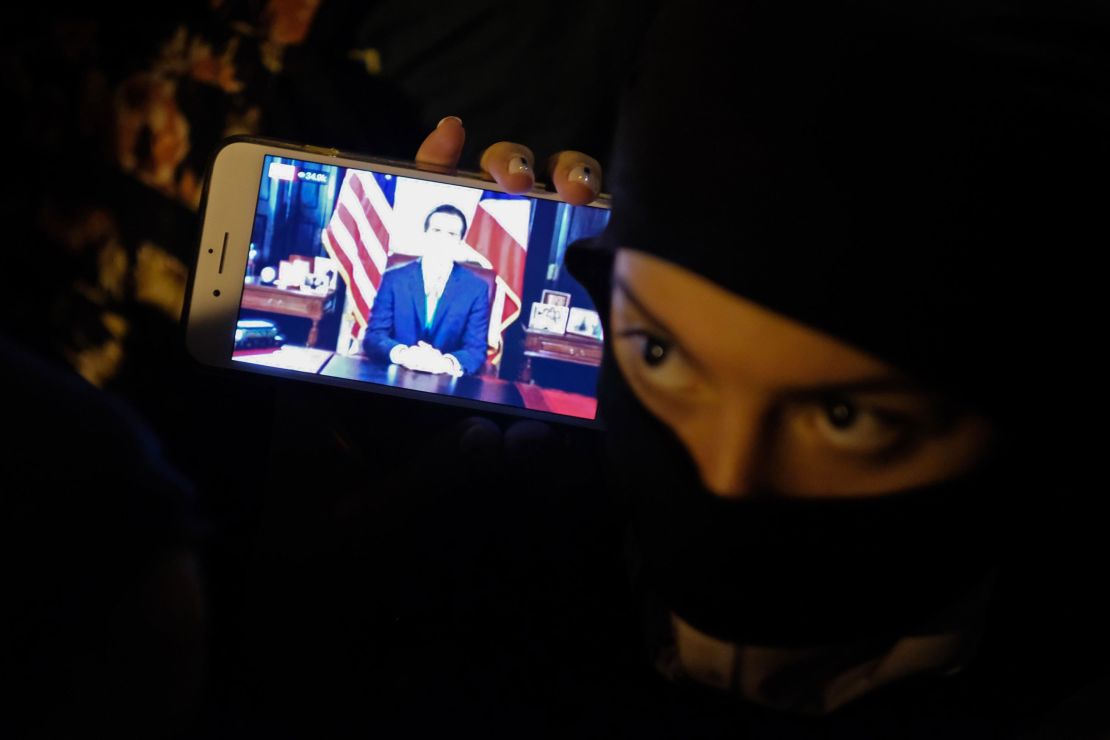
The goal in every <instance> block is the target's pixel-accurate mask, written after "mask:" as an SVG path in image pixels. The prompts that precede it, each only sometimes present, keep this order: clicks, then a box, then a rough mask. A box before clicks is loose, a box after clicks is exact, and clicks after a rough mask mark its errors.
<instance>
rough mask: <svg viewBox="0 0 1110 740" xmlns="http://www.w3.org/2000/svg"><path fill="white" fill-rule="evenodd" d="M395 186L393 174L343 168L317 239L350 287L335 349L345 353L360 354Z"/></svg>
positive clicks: (387, 234)
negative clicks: (335, 196)
mask: <svg viewBox="0 0 1110 740" xmlns="http://www.w3.org/2000/svg"><path fill="white" fill-rule="evenodd" d="M396 186H397V180H396V178H394V177H393V176H392V175H386V174H382V173H380V172H362V171H359V170H351V169H349V170H347V174H346V176H345V177H344V178H343V186H342V187H341V188H340V189H339V198H338V199H337V201H336V204H335V210H334V211H333V212H332V216H331V220H330V221H329V222H328V225H327V228H325V229H324V230H323V231H322V232H321V235H320V238H321V240H322V241H323V243H324V249H325V250H326V251H327V253H328V256H329V257H331V258H332V259H333V260H335V261H336V263H337V264H338V265H339V271H340V274H342V275H343V281H344V282H345V283H346V284H347V288H348V293H347V305H346V307H345V309H344V316H343V322H342V326H341V328H340V335H339V347H338V348H337V349H338V350H339V351H340V352H342V353H344V354H350V353H352V352H357V351H358V348H359V347H360V345H361V340H362V335H363V332H364V331H365V330H366V325H367V323H368V322H369V321H370V311H371V309H372V308H373V306H374V297H375V296H376V295H377V294H378V286H380V285H381V283H382V274H383V273H384V272H385V266H386V261H387V260H388V259H389V254H390V246H389V242H390V234H391V233H392V232H393V230H394V229H393V200H394V194H395V193H396Z"/></svg>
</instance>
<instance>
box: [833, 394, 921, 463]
mask: <svg viewBox="0 0 1110 740" xmlns="http://www.w3.org/2000/svg"><path fill="white" fill-rule="evenodd" d="M816 403H818V404H819V406H820V409H821V414H822V415H823V422H822V423H824V424H827V425H828V427H829V428H830V430H831V433H832V434H833V435H843V436H842V438H841V439H840V440H834V441H832V443H833V444H834V445H839V446H843V447H845V448H852V447H855V448H856V449H857V450H859V451H861V452H863V451H865V450H864V448H867V447H875V448H876V449H875V450H872V452H877V453H879V454H889V453H892V452H893V451H895V450H897V449H899V448H901V447H902V446H903V445H905V444H908V443H910V442H912V439H913V436H914V435H913V432H914V430H915V429H916V428H917V427H918V423H917V422H916V421H915V420H914V419H913V418H911V417H909V416H907V415H904V414H900V413H897V412H892V411H890V410H888V409H884V408H876V407H874V406H870V405H868V404H865V403H859V402H858V401H855V400H854V399H852V398H850V397H846V396H842V395H827V396H822V397H820V398H819V399H816ZM838 417H839V419H838ZM844 422H846V423H844ZM868 422H870V423H872V424H874V425H877V426H878V427H879V429H878V431H877V433H878V434H879V435H882V436H883V437H884V439H881V440H878V441H868V440H858V439H857V440H850V439H847V437H850V436H851V435H852V433H853V427H856V428H857V430H856V432H855V433H856V434H866V433H867V431H868V430H867V426H866V424H867V423H868Z"/></svg>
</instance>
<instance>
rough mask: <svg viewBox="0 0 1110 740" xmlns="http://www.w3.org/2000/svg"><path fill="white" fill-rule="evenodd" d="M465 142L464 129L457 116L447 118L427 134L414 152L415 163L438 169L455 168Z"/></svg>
mask: <svg viewBox="0 0 1110 740" xmlns="http://www.w3.org/2000/svg"><path fill="white" fill-rule="evenodd" d="M465 142H466V129H464V128H463V122H462V119H461V118H459V117H458V116H447V117H446V118H444V119H443V120H441V121H440V122H439V124H437V125H436V127H435V130H434V131H432V133H430V134H428V136H427V138H426V139H424V143H423V144H421V145H420V149H418V150H417V152H416V161H417V162H421V163H424V164H434V165H438V166H440V167H456V166H457V165H458V164H459V156H461V155H462V148H463V144H464V143H465Z"/></svg>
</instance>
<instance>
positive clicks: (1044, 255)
mask: <svg viewBox="0 0 1110 740" xmlns="http://www.w3.org/2000/svg"><path fill="white" fill-rule="evenodd" d="M1108 31H1110V18H1108V11H1106V10H1105V9H1102V8H1099V7H1096V6H1094V5H1093V4H1092V5H1091V6H1086V5H1080V4H1049V3H1038V4H1017V3H1006V2H990V3H986V2H980V3H945V4H941V5H937V4H932V5H930V6H928V7H927V8H914V7H909V6H898V7H897V8H893V7H885V6H882V7H880V6H877V5H873V4H868V3H851V4H840V3H781V2H776V3H754V2H751V3H738V4H731V5H730V6H729V7H728V8H719V7H716V6H714V5H712V4H694V5H691V4H690V3H683V4H674V5H668V6H665V7H664V8H663V9H662V11H661V14H660V17H659V18H658V19H657V22H656V27H655V31H654V32H653V33H652V34H651V35H650V36H649V38H648V39H647V41H646V44H645V49H644V55H643V61H642V63H641V65H640V68H639V70H638V73H637V75H636V79H635V80H633V82H632V84H631V87H630V89H629V90H628V91H627V94H626V96H625V99H624V105H623V111H622V117H621V124H620V127H619V130H618V134H617V139H616V145H615V154H614V166H613V167H612V168H611V177H610V178H609V179H608V182H609V184H610V189H611V191H612V193H613V197H614V202H613V203H614V207H613V216H612V221H611V223H610V225H609V227H608V229H607V230H606V232H605V234H604V235H603V236H602V237H601V238H600V239H599V240H597V241H596V242H595V243H592V244H580V245H576V247H575V248H573V249H572V250H571V252H570V253H569V255H568V265H569V266H570V268H571V270H572V272H574V274H575V275H576V276H577V277H578V278H579V279H580V280H581V281H582V282H583V284H585V285H586V286H587V287H588V288H589V289H590V291H591V293H592V295H593V296H594V297H595V299H597V303H598V306H599V309H600V310H601V312H602V316H603V317H605V321H606V325H605V330H606V337H607V339H608V341H607V346H606V357H605V361H604V363H603V366H602V377H601V381H600V384H599V389H598V390H599V401H600V410H601V414H602V416H603V418H604V420H605V423H606V426H607V438H608V441H609V447H610V456H611V460H612V462H613V466H612V469H613V476H614V482H615V483H616V486H617V488H618V489H619V490H620V491H621V492H622V494H623V495H624V496H625V497H626V499H627V505H628V511H629V514H630V518H631V521H632V526H631V533H632V543H633V548H632V550H633V552H634V553H635V556H634V558H633V560H634V562H633V568H632V572H633V578H634V582H635V584H636V589H637V593H638V595H639V597H640V598H641V600H642V604H643V607H644V613H645V615H646V616H647V619H646V620H645V623H646V625H647V628H648V629H647V635H648V638H649V640H648V643H649V646H650V648H651V649H650V659H651V661H652V662H653V663H654V665H655V666H656V667H657V668H658V670H659V671H660V672H662V673H663V674H664V675H666V676H667V677H669V678H671V679H672V680H675V681H678V682H685V683H689V684H693V685H702V686H708V687H712V688H714V689H716V690H717V691H718V692H720V693H721V694H723V695H726V696H733V697H737V698H741V699H743V700H746V701H747V702H751V703H754V704H756V705H760V706H768V707H772V708H775V709H780V710H785V711H787V712H790V713H795V714H802V715H805V714H816V715H821V714H828V713H836V714H839V715H841V716H843V715H844V712H846V711H848V712H850V711H851V708H852V707H853V706H855V705H858V704H860V703H862V702H864V701H866V698H868V697H870V696H873V695H875V694H876V693H877V692H879V690H880V689H886V688H889V687H891V686H895V685H899V684H901V685H912V686H918V687H920V686H922V685H927V686H932V685H934V683H930V682H935V683H936V684H940V685H944V684H945V682H949V685H954V684H953V682H960V681H964V683H962V684H958V685H959V686H961V687H965V688H966V687H968V686H971V687H974V691H979V692H980V693H979V694H974V693H973V696H978V697H980V698H981V699H982V703H980V704H978V705H977V707H976V711H982V712H984V713H987V712H988V709H987V708H986V707H987V704H988V703H989V702H987V701H986V697H988V696H990V697H993V698H992V699H991V701H993V700H994V699H998V698H999V697H1001V699H1000V700H1001V702H1002V703H1003V704H1005V703H1006V702H1009V704H1005V706H1008V707H1009V708H1010V710H1013V711H1018V712H1020V711H1021V707H1020V706H1019V705H1021V704H1022V702H1025V701H1026V700H1029V705H1028V706H1029V708H1031V707H1032V706H1033V705H1034V704H1036V703H1037V701H1038V700H1043V701H1044V702H1047V703H1050V702H1051V701H1052V700H1053V697H1051V696H1048V694H1050V693H1051V692H1052V691H1053V690H1061V691H1064V692H1066V691H1067V690H1068V689H1067V688H1061V687H1068V686H1070V687H1072V688H1074V687H1075V686H1077V685H1079V684H1082V683H1083V682H1084V681H1086V680H1089V679H1090V675H1091V674H1087V673H1084V670H1087V669H1088V668H1089V667H1090V665H1093V667H1094V669H1095V670H1101V666H1100V665H1099V664H1098V663H1097V659H1098V654H1093V655H1092V656H1091V659H1090V665H1085V664H1084V663H1083V661H1082V660H1077V661H1073V662H1068V661H1066V660H1058V661H1056V662H1051V661H1046V660H1042V659H1043V658H1044V656H1045V654H1046V653H1047V652H1051V651H1053V650H1057V651H1059V652H1061V653H1065V654H1066V653H1069V652H1072V653H1074V652H1075V651H1077V650H1078V649H1089V648H1091V647H1092V646H1090V645H1084V644H1083V642H1082V640H1081V638H1079V637H1077V634H1078V635H1081V634H1082V633H1083V629H1082V627H1083V625H1081V624H1079V623H1071V624H1070V625H1069V624H1068V619H1071V618H1073V617H1076V616H1077V615H1078V611H1077V610H1074V609H1073V610H1071V611H1069V610H1068V608H1067V604H1063V603H1060V601H1059V599H1060V597H1064V598H1071V597H1077V598H1081V597H1082V595H1077V594H1073V593H1069V592H1068V590H1067V587H1063V588H1062V587H1060V586H1059V585H1057V584H1054V583H1053V582H1052V580H1056V581H1058V583H1062V584H1066V586H1071V585H1073V584H1076V583H1082V582H1083V581H1082V578H1081V577H1079V576H1077V575H1075V574H1076V573H1082V572H1084V571H1083V567H1084V565H1085V564H1084V563H1083V562H1082V561H1080V560H1077V559H1071V560H1069V559H1068V557H1067V556H1070V555H1073V554H1082V553H1083V552H1084V551H1083V549H1082V547H1081V545H1082V544H1083V543H1082V542H1079V545H1080V546H1079V547H1076V548H1074V549H1073V550H1072V551H1069V552H1068V553H1067V554H1066V556H1064V557H1056V558H1054V557H1053V556H1054V555H1057V553H1053V552H1052V550H1053V549H1054V548H1060V547H1062V546H1063V545H1064V543H1063V542H1062V541H1061V537H1060V535H1059V529H1058V527H1059V526H1060V522H1062V521H1063V522H1067V521H1068V520H1066V519H1063V518H1062V517H1063V515H1062V514H1061V512H1065V513H1073V512H1074V511H1075V510H1076V509H1077V507H1081V506H1083V505H1084V499H1083V497H1082V495H1081V492H1080V491H1078V490H1076V487H1075V485H1074V484H1075V481H1076V480H1078V477H1075V476H1076V474H1075V473H1074V472H1073V470H1074V467H1073V464H1074V463H1076V462H1082V457H1081V454H1080V455H1077V454H1068V455H1065V454H1063V453H1065V452H1069V453H1070V452H1071V451H1070V450H1068V448H1067V446H1066V445H1068V444H1070V443H1071V440H1070V439H1069V440H1067V441H1064V442H1061V438H1062V436H1069V437H1070V436H1072V435H1074V434H1076V432H1077V427H1076V426H1075V422H1076V420H1077V419H1078V418H1079V414H1078V413H1077V412H1076V408H1077V405H1078V404H1077V403H1076V401H1075V400H1074V398H1071V397H1065V398H1061V396H1063V395H1064V394H1063V392H1064V390H1065V389H1066V388H1067V387H1068V384H1069V383H1071V382H1074V380H1075V378H1076V377H1077V376H1078V375H1079V374H1080V373H1082V372H1083V371H1084V368H1083V366H1082V364H1081V363H1080V362H1077V361H1076V360H1075V359H1074V358H1075V351H1076V349H1077V348H1079V349H1081V348H1082V347H1083V346H1084V342H1087V343H1089V342H1090V340H1091V335H1089V334H1088V333H1087V332H1088V326H1087V324H1085V323H1084V322H1085V321H1089V319H1090V317H1091V314H1090V312H1089V306H1088V305H1086V304H1085V303H1084V301H1086V300H1088V295H1087V294H1086V293H1085V290H1084V289H1085V287H1086V286H1085V285H1083V284H1081V283H1082V278H1083V275H1082V268H1080V269H1076V267H1077V265H1076V262H1075V261H1074V260H1076V258H1077V257H1079V256H1081V255H1083V254H1084V253H1085V252H1088V251H1089V250H1087V249H1084V247H1094V246H1095V245H1100V244H1102V243H1104V242H1105V237H1106V226H1105V224H1104V223H1100V219H1099V213H1100V210H1099V207H1100V206H1102V205H1103V204H1105V202H1106V196H1107V186H1106V178H1105V172H1107V171H1110V169H1108V168H1107V164H1110V162H1108V160H1110V115H1108V113H1110V100H1108V95H1107V87H1106V82H1105V81H1106V80H1107V79H1110V76H1108V75H1107V72H1108V71H1110V60H1108V53H1110V43H1108V41H1110V33H1108ZM461 135H462V132H461V127H459V126H457V125H456V123H455V122H450V123H446V122H445V123H444V124H441V126H440V128H439V129H437V131H436V132H434V133H433V134H432V135H431V136H430V137H429V139H428V140H427V141H426V142H425V145H424V147H423V148H422V149H421V153H420V154H419V155H418V159H423V160H425V161H432V162H437V163H440V164H444V163H446V164H453V163H454V162H453V159H452V152H454V151H457V146H456V144H457V137H461ZM692 147H697V149H692ZM454 156H455V157H457V155H454ZM532 162H533V159H532V154H531V152H530V151H529V150H527V149H526V148H525V147H521V146H519V145H513V144H506V143H502V144H498V145H495V146H494V147H491V148H490V149H489V150H487V152H486V154H485V155H484V157H483V162H482V164H483V167H484V169H486V170H487V171H488V172H489V173H490V174H491V175H492V176H493V177H494V178H496V179H497V180H498V181H499V182H500V183H501V184H502V185H503V186H505V187H506V188H507V189H511V190H514V191H517V192H522V191H524V190H526V189H527V188H528V187H530V186H531V184H532V180H531V169H532V166H533V165H532ZM551 166H552V170H553V171H552V178H551V180H552V183H553V184H554V186H555V187H556V188H557V189H558V190H559V192H560V193H561V194H562V195H563V197H564V198H565V199H566V200H568V201H570V202H577V203H582V202H588V201H589V200H590V199H591V198H592V196H593V195H594V194H596V193H597V192H598V187H599V178H600V168H599V167H598V164H597V162H595V161H593V160H591V159H590V158H588V157H586V156H585V155H583V154H581V153H578V152H563V153H560V154H559V155H557V156H556V157H553V159H552V163H551ZM1065 281H1067V282H1065ZM1062 287H1064V288H1068V290H1065V291H1061V288H1062ZM610 298H611V301H610ZM1075 452H1076V453H1081V449H1079V448H1077V449H1076V451H1075ZM1077 457H1078V458H1079V459H1078V460H1077V459H1076V458H1077ZM1054 527H1055V528H1057V529H1054ZM1074 536H1075V538H1076V540H1081V533H1080V532H1079V531H1076V532H1075V534H1074ZM1032 543H1036V545H1037V546H1039V547H1041V548H1042V550H1041V551H1040V552H1039V553H1038V554H1037V555H1036V556H1034V557H1029V556H1028V554H1027V553H1026V550H1027V549H1028V548H1029V547H1030V546H1031V544H1032ZM1071 544H1072V545H1075V544H1076V543H1074V542H1073V543H1071ZM1045 563H1050V564H1051V565H1048V566H1046V565H1045ZM1060 564H1063V565H1064V566H1065V567H1061V568H1060V570H1059V571H1058V572H1055V573H1052V574H1051V575H1052V576H1053V578H1052V579H1049V578H1046V577H1045V574H1046V573H1049V572H1050V571H1049V570H1048V568H1050V567H1056V566H1058V565H1060ZM1037 568H1040V570H1039V571H1038V570H1037ZM1023 589H1024V591H1022V590H1023ZM1038 589H1039V590H1038ZM1015 591H1016V592H1018V593H1019V595H1018V596H1016V597H1015V596H1014V595H1013V594H1014V593H1015ZM1020 609H1032V610H1033V611H1035V612H1036V615H1037V616H1036V617H1032V618H1029V615H1027V614H1024V613H1016V612H1017V611H1018V610H1020ZM1054 611H1055V612H1056V613H1055V614H1053V615H1052V616H1055V617H1057V621H1056V622H1055V623H1054V622H1051V621H1049V620H1047V619H1040V618H1039V617H1041V616H1044V615H1048V614H1050V613H1051V612H1054ZM1015 625H1019V626H1015ZM1061 625H1062V626H1064V627H1065V628H1067V627H1069V626H1070V627H1072V628H1074V631H1073V633H1071V634H1068V633H1066V632H1065V631H1057V632H1053V631H1052V629H1054V628H1059V627H1061ZM988 660H989V661H994V668H993V669H992V670H984V669H983V668H982V665H983V664H984V663H985V662H987V661H988ZM1009 668H1013V669H1014V670H1012V671H1011V670H1009ZM1038 669H1039V670H1040V671H1041V675H1037V672H1038ZM968 676H970V677H971V678H967V677H968ZM909 679H913V680H914V681H916V682H917V683H913V682H911V681H909ZM995 680H998V681H1000V682H1001V683H1000V684H999V685H987V684H990V683H991V682H992V681H995ZM922 682H925V683H922ZM1007 682H1008V683H1007ZM1002 684H1005V685H1002ZM961 690H963V689H961ZM969 690H972V689H969ZM1055 698H1059V697H1055ZM969 701H971V702H972V703H973V704H974V703H976V702H978V701H979V699H971V700H969ZM1007 711H1009V710H1007ZM1015 722H1016V723H1019V724H1020V720H1015Z"/></svg>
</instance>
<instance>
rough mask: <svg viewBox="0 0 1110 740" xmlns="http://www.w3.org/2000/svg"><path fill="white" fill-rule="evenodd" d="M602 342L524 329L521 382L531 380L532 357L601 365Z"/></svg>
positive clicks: (588, 338) (572, 335)
mask: <svg viewBox="0 0 1110 740" xmlns="http://www.w3.org/2000/svg"><path fill="white" fill-rule="evenodd" d="M601 348H602V344H601V342H600V341H598V340H597V339H594V338H592V337H583V336H580V335H578V334H552V333H550V332H546V331H535V330H533V329H529V328H527V327H525V329H524V358H525V359H524V367H523V369H521V371H520V380H521V382H522V383H531V382H532V358H533V357H539V358H541V359H544V360H556V361H558V362H573V363H574V364H575V365H589V366H591V367H600V366H601V354H602V351H601Z"/></svg>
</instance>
